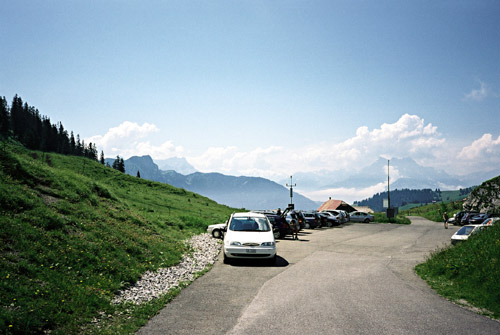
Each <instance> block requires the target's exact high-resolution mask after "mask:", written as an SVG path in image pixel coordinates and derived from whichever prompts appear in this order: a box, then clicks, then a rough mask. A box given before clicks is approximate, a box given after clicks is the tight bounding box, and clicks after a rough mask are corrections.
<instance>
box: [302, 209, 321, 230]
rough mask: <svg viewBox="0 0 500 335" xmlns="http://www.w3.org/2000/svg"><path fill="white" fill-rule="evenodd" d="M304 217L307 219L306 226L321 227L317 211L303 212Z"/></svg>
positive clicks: (308, 227) (309, 227) (311, 227)
mask: <svg viewBox="0 0 500 335" xmlns="http://www.w3.org/2000/svg"><path fill="white" fill-rule="evenodd" d="M302 214H303V215H304V218H305V219H306V223H305V228H306V229H314V228H317V227H321V222H320V219H319V218H317V217H316V215H315V212H302Z"/></svg>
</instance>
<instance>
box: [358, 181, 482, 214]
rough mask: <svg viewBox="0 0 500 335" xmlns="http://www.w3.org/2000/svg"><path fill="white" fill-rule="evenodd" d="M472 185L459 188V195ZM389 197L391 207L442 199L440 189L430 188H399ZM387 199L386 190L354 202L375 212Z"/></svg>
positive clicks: (466, 192) (381, 208)
mask: <svg viewBox="0 0 500 335" xmlns="http://www.w3.org/2000/svg"><path fill="white" fill-rule="evenodd" d="M472 189H474V187H468V188H465V189H460V190H459V194H460V196H464V195H467V194H469V193H470V191H471V190H472ZM390 197H391V207H402V206H405V205H407V204H430V203H433V202H439V201H443V198H442V194H441V190H440V189H438V188H437V189H435V190H432V189H430V188H426V189H421V190H411V189H407V188H405V189H401V190H398V189H396V190H394V191H391V193H390ZM384 199H387V191H386V192H381V193H377V194H374V195H373V196H372V197H371V198H368V199H364V200H361V201H357V202H355V203H354V204H355V205H356V206H368V207H370V208H371V209H373V210H374V211H376V212H380V211H383V210H384V207H383V201H384Z"/></svg>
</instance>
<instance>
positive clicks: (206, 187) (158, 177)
mask: <svg viewBox="0 0 500 335" xmlns="http://www.w3.org/2000/svg"><path fill="white" fill-rule="evenodd" d="M113 161H114V159H109V158H108V159H106V163H108V164H109V165H112V164H113ZM137 171H139V172H140V175H141V178H144V179H149V180H153V181H158V182H161V183H167V184H170V185H172V186H175V187H179V188H184V189H186V190H189V191H192V192H196V193H199V194H201V195H203V196H206V197H208V198H210V199H212V200H215V201H217V202H218V203H221V204H225V205H228V206H231V207H235V208H246V209H277V208H285V207H286V206H287V204H288V203H289V202H290V191H289V189H287V188H285V187H284V186H282V185H279V184H277V183H275V182H273V181H271V180H268V179H265V178H260V177H234V176H227V175H223V174H220V173H201V172H194V173H190V174H187V175H184V174H181V173H178V172H176V171H173V170H168V171H163V170H161V169H160V168H159V167H158V165H157V164H156V163H155V162H154V161H153V159H152V158H151V157H150V156H148V155H146V156H142V157H138V156H133V157H130V158H129V159H127V160H125V172H126V173H127V174H129V175H132V176H136V175H137ZM293 202H294V204H295V207H296V208H298V209H304V210H313V209H316V208H318V207H319V205H320V204H318V203H317V202H315V201H312V200H311V199H308V198H306V197H304V196H302V195H301V194H299V193H294V197H293Z"/></svg>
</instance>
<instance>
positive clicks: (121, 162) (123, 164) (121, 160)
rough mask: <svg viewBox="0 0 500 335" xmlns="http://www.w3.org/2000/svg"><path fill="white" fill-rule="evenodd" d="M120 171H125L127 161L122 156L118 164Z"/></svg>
mask: <svg viewBox="0 0 500 335" xmlns="http://www.w3.org/2000/svg"><path fill="white" fill-rule="evenodd" d="M118 171H120V172H123V173H125V161H124V160H123V158H120V163H119V165H118Z"/></svg>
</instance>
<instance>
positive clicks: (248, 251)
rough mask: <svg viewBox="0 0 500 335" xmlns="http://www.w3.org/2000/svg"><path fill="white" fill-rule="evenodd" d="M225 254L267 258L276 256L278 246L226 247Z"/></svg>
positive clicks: (230, 256)
mask: <svg viewBox="0 0 500 335" xmlns="http://www.w3.org/2000/svg"><path fill="white" fill-rule="evenodd" d="M224 255H225V256H226V257H229V258H247V259H252V258H254V259H266V258H273V257H274V256H276V247H247V246H241V247H240V246H229V247H224Z"/></svg>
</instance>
